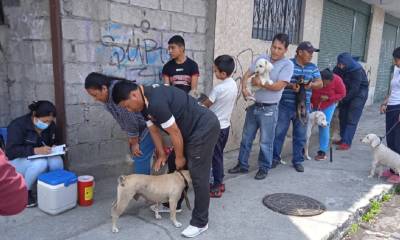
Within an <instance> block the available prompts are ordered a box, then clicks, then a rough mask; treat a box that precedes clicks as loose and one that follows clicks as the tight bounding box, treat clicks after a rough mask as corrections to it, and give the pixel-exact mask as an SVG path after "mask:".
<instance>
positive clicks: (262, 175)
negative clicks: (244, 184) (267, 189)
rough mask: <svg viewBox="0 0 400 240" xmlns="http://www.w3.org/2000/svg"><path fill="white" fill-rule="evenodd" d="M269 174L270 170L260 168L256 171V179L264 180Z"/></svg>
mask: <svg viewBox="0 0 400 240" xmlns="http://www.w3.org/2000/svg"><path fill="white" fill-rule="evenodd" d="M267 175H268V171H264V170H262V169H259V170H258V172H257V173H256V176H255V177H254V179H256V180H262V179H264V178H266V177H267Z"/></svg>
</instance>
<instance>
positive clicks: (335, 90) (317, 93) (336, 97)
mask: <svg viewBox="0 0 400 240" xmlns="http://www.w3.org/2000/svg"><path fill="white" fill-rule="evenodd" d="M323 95H325V96H328V100H327V101H321V96H323ZM345 96H346V86H345V85H344V83H343V80H342V78H341V77H339V76H338V75H336V74H333V79H332V81H331V82H330V84H328V85H327V86H325V87H323V88H320V89H316V90H313V91H312V95H311V104H312V107H313V108H314V109H318V110H324V109H325V108H327V107H329V106H330V105H332V104H333V103H336V102H339V101H340V100H341V99H342V98H344V97H345Z"/></svg>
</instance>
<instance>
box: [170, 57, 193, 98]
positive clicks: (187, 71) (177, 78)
mask: <svg viewBox="0 0 400 240" xmlns="http://www.w3.org/2000/svg"><path fill="white" fill-rule="evenodd" d="M162 75H163V76H167V77H169V81H170V82H171V84H172V85H174V86H175V87H178V88H180V89H182V90H183V91H185V92H186V93H188V92H189V91H190V90H191V83H192V76H196V75H199V67H198V66H197V63H196V62H195V61H193V60H192V59H190V58H188V57H186V61H185V62H184V63H182V64H177V63H176V62H175V60H174V59H172V60H170V61H169V62H167V63H166V64H165V65H164V67H163V70H162Z"/></svg>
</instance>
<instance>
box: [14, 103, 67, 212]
mask: <svg viewBox="0 0 400 240" xmlns="http://www.w3.org/2000/svg"><path fill="white" fill-rule="evenodd" d="M29 109H30V113H28V114H26V115H24V116H21V117H19V118H17V119H14V120H13V121H12V122H11V123H10V125H9V126H8V139H7V144H6V155H7V157H8V159H10V160H11V164H12V165H13V166H14V167H15V169H16V170H17V172H19V173H20V174H21V175H23V176H24V179H25V182H26V186H27V188H28V205H27V207H34V206H36V202H37V201H36V198H35V197H34V196H33V195H32V191H31V190H32V186H33V184H34V183H35V182H36V180H37V178H38V176H39V175H40V174H41V173H44V172H46V171H47V170H50V171H53V170H57V169H63V160H62V158H61V157H60V156H53V157H42V158H35V159H28V157H29V156H32V155H36V154H43V155H46V154H49V153H51V146H53V145H55V131H56V125H55V123H54V119H55V117H56V108H55V106H54V105H53V104H52V103H51V102H49V101H38V102H33V103H32V104H31V105H29Z"/></svg>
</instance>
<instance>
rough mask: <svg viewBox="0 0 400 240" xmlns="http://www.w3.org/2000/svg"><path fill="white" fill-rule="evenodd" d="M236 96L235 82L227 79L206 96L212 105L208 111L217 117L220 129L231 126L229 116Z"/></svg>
mask: <svg viewBox="0 0 400 240" xmlns="http://www.w3.org/2000/svg"><path fill="white" fill-rule="evenodd" d="M237 94H238V88H237V86H236V82H235V80H233V79H232V78H227V79H225V80H223V81H222V82H221V83H219V84H218V85H216V86H215V87H214V88H213V90H212V91H211V93H210V96H208V99H210V101H211V102H212V103H213V105H211V107H210V110H211V111H213V112H214V113H215V115H217V117H218V120H219V124H220V125H221V129H224V128H227V127H229V126H230V125H231V115H232V111H233V107H234V106H235V100H236V96H237Z"/></svg>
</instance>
